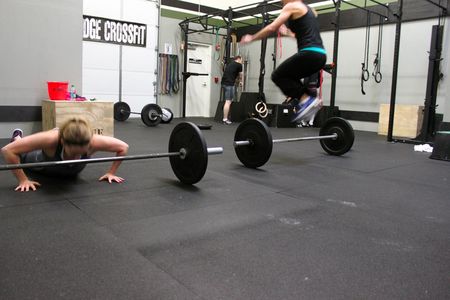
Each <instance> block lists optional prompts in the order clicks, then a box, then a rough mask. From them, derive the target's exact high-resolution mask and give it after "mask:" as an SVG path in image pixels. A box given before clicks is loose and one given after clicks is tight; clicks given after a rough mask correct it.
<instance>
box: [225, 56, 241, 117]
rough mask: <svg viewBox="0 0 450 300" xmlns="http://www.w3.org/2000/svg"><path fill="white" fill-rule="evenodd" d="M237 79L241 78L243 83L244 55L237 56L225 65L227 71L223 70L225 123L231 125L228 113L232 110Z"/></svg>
mask: <svg viewBox="0 0 450 300" xmlns="http://www.w3.org/2000/svg"><path fill="white" fill-rule="evenodd" d="M236 79H238V80H239V84H241V82H242V81H241V79H242V57H241V56H239V55H238V56H235V57H234V59H233V60H232V61H231V62H230V63H229V64H227V66H226V67H225V71H224V72H223V77H222V82H221V84H222V87H223V91H224V100H225V103H224V105H223V118H222V121H223V124H226V125H230V124H231V121H230V120H229V119H228V115H229V112H230V106H231V102H232V101H233V99H234V91H235V88H234V85H235V83H236Z"/></svg>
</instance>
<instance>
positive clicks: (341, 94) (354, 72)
mask: <svg viewBox="0 0 450 300" xmlns="http://www.w3.org/2000/svg"><path fill="white" fill-rule="evenodd" d="M435 24H437V20H425V21H417V22H407V23H404V24H402V33H401V44H400V61H399V72H398V82H397V100H396V102H397V103H398V104H418V105H423V103H424V99H425V91H426V83H427V72H428V51H429V49H430V42H431V27H432V25H435ZM449 31H450V28H449V20H448V19H447V22H446V27H445V29H444V32H445V38H444V45H443V50H442V57H443V61H442V62H441V70H442V72H443V73H444V75H446V76H445V77H444V80H442V81H441V83H440V86H439V93H438V97H437V104H438V105H439V106H438V108H437V113H443V114H444V121H446V122H449V121H450V103H449V102H448V99H449V97H450V79H449V76H448V75H449V70H450V62H449V60H450V55H449V53H450V33H449ZM377 33H378V28H377V27H372V31H371V41H370V57H369V71H370V73H372V70H373V65H372V63H373V58H374V54H375V53H376V47H377V44H376V43H377V40H376V39H377ZM394 37H395V25H387V26H385V27H384V31H383V49H382V65H381V73H382V75H383V80H382V82H381V83H380V84H377V83H375V81H374V80H373V78H372V77H371V79H370V80H369V81H368V82H365V83H364V89H365V92H366V95H362V93H361V87H360V76H361V63H362V61H363V59H364V38H365V29H364V28H359V29H348V30H341V32H340V41H339V57H338V76H337V89H336V105H337V106H339V108H340V109H341V110H351V111H367V112H379V105H380V104H381V103H390V95H391V83H392V66H393V54H394ZM322 39H323V41H324V46H325V48H326V50H327V53H328V63H330V62H331V61H332V54H333V39H334V35H333V32H330V31H328V32H323V33H322ZM273 42H274V41H273V39H270V40H269V42H268V46H267V54H266V76H265V94H266V98H267V102H268V103H280V102H281V101H282V100H283V99H284V96H283V95H282V94H281V92H280V91H279V89H278V88H277V87H276V86H275V85H274V84H273V83H272V82H271V80H270V75H271V72H272V71H273V63H272V56H271V53H272V52H273ZM243 50H244V53H246V52H247V50H248V52H249V53H250V74H249V75H250V78H249V89H248V90H249V91H257V90H258V76H259V55H260V42H255V43H253V44H251V45H249V46H246V49H243ZM295 51H296V43H295V40H293V39H289V38H283V58H282V59H281V60H280V61H283V60H284V59H286V58H287V57H288V56H289V55H291V54H292V53H294V52H295ZM330 88H331V76H330V75H328V74H326V73H325V75H324V84H323V93H324V94H323V96H324V104H325V105H327V104H329V97H330V90H331V89H330ZM354 125H355V127H356V129H361V130H369V131H377V129H378V124H376V123H367V122H354Z"/></svg>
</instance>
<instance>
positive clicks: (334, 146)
mask: <svg viewBox="0 0 450 300" xmlns="http://www.w3.org/2000/svg"><path fill="white" fill-rule="evenodd" d="M309 140H320V145H321V146H322V148H323V149H324V150H325V151H326V152H327V153H329V154H331V155H343V154H345V153H347V152H348V151H349V150H350V149H351V148H352V146H353V142H354V140H355V134H354V132H353V127H352V126H351V125H350V123H349V122H348V121H346V120H345V119H343V118H339V117H333V118H330V119H328V120H327V121H326V122H325V124H324V126H323V127H322V128H321V129H320V132H319V136H310V137H296V138H287V139H275V140H273V139H272V134H271V133H270V130H269V127H268V126H267V125H266V124H265V123H264V122H263V121H261V120H259V119H247V120H245V121H244V122H242V123H241V124H239V126H238V128H237V129H236V132H235V135H234V143H233V145H234V150H235V152H236V155H237V157H238V158H239V160H240V161H241V162H242V163H243V164H244V166H246V167H248V168H258V167H261V166H263V165H264V164H265V163H266V162H267V161H268V160H269V158H270V156H271V154H272V147H273V144H274V143H287V142H298V141H309Z"/></svg>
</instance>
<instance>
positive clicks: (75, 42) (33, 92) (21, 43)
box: [0, 0, 83, 138]
mask: <svg viewBox="0 0 450 300" xmlns="http://www.w3.org/2000/svg"><path fill="white" fill-rule="evenodd" d="M82 11H83V1H79V0H64V1H61V0H38V1H37V0H20V1H18V0H1V1H0V40H1V41H2V46H1V52H0V53H1V55H0V66H1V67H0V103H1V104H0V105H2V106H40V105H41V101H42V100H43V99H48V93H47V81H69V82H71V83H73V84H75V86H76V88H77V89H78V90H81V89H82V86H81V66H82V64H81V62H82V42H81V41H82ZM0 109H1V108H0ZM0 124H1V125H0V138H5V137H8V136H9V135H10V133H11V130H12V129H13V128H15V127H22V128H24V130H25V133H31V132H32V131H39V130H41V124H40V122H26V123H5V122H2V123H0Z"/></svg>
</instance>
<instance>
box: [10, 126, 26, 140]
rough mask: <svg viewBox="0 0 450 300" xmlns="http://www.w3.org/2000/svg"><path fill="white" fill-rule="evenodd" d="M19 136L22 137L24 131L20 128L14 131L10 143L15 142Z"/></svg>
mask: <svg viewBox="0 0 450 300" xmlns="http://www.w3.org/2000/svg"><path fill="white" fill-rule="evenodd" d="M18 136H20V137H22V136H23V131H22V129H20V128H16V129H14V131H13V133H12V136H11V140H10V141H9V142H10V143H12V142H14V141H15V140H16V138H17V137H18Z"/></svg>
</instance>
